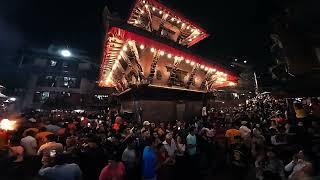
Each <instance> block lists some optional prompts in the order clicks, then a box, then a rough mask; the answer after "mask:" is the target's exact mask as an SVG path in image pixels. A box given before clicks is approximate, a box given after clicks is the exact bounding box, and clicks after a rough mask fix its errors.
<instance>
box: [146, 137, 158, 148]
mask: <svg viewBox="0 0 320 180" xmlns="http://www.w3.org/2000/svg"><path fill="white" fill-rule="evenodd" d="M146 145H147V146H150V147H151V148H156V146H157V145H156V140H155V138H154V137H149V138H148V139H147V140H146Z"/></svg>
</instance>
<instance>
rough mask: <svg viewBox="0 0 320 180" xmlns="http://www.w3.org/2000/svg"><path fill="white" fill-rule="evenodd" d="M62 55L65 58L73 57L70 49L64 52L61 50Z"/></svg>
mask: <svg viewBox="0 0 320 180" xmlns="http://www.w3.org/2000/svg"><path fill="white" fill-rule="evenodd" d="M60 53H61V55H62V56H63V57H70V56H71V52H70V51H69V50H68V49H63V50H61V52H60Z"/></svg>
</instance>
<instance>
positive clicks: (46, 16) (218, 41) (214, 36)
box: [0, 0, 272, 67]
mask: <svg viewBox="0 0 320 180" xmlns="http://www.w3.org/2000/svg"><path fill="white" fill-rule="evenodd" d="M163 2H164V3H165V4H167V5H169V6H171V7H173V8H174V9H176V10H178V11H179V12H181V13H182V14H184V15H185V16H186V17H187V18H190V19H191V20H192V21H194V22H197V23H198V24H200V25H201V26H202V27H203V28H204V29H206V30H208V32H209V33H210V34H211V36H210V37H209V38H207V39H206V40H203V41H201V42H200V43H199V44H197V45H195V46H194V47H192V49H193V50H194V51H195V52H197V53H199V54H201V55H202V56H205V57H209V58H213V59H214V58H215V57H219V58H222V59H224V60H225V62H226V63H227V61H228V60H230V57H238V58H239V59H244V60H247V61H248V62H249V63H251V64H253V65H258V66H257V67H263V65H264V64H266V63H267V62H268V61H269V60H270V57H269V43H270V40H269V33H270V24H269V21H268V17H269V16H270V14H271V12H272V6H271V5H270V4H269V1H267V0H245V1H239V0H219V1H217V0H215V1H209V0H163ZM132 3H133V0H91V1H81V0H39V1H36V0H1V2H0V54H1V55H3V56H4V55H6V56H8V55H12V54H16V53H17V52H18V51H19V49H21V48H22V47H36V48H47V47H48V46H49V45H50V44H55V45H67V46H69V47H71V48H76V49H81V50H85V51H87V53H88V55H89V56H90V57H92V59H93V61H95V62H100V59H99V57H100V54H101V47H102V44H101V43H102V36H103V27H102V12H103V9H104V6H105V5H108V7H109V9H110V10H111V11H113V12H115V11H117V12H118V13H119V15H120V16H121V17H123V18H125V17H126V16H127V15H128V13H129V10H130V7H131V5H132Z"/></svg>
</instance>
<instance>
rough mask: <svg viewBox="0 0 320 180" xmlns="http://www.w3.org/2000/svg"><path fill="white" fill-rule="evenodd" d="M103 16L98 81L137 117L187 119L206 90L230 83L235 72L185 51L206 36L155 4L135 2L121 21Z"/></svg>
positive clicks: (148, 0)
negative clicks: (100, 62) (109, 89)
mask: <svg viewBox="0 0 320 180" xmlns="http://www.w3.org/2000/svg"><path fill="white" fill-rule="evenodd" d="M104 16H105V20H104V21H105V28H106V36H105V41H104V49H103V50H104V51H103V58H102V64H101V69H100V79H99V85H100V86H101V87H114V88H115V89H116V90H117V92H118V96H119V98H120V100H121V109H122V110H123V111H129V112H133V113H134V114H136V117H138V118H140V120H141V119H143V120H149V121H159V120H161V121H162V120H165V121H173V120H176V119H178V120H187V119H189V118H191V117H193V116H195V115H199V114H200V113H201V108H202V106H203V99H204V97H205V95H206V93H207V92H211V91H214V90H215V89H218V88H224V87H228V86H235V85H236V83H237V78H238V77H237V75H236V74H234V73H232V72H230V71H228V70H227V69H224V68H223V67H222V66H220V65H219V64H217V63H214V61H213V60H208V59H205V58H202V57H199V56H197V55H195V54H192V53H191V52H190V50H189V49H188V48H189V47H190V46H192V45H194V44H196V43H198V42H199V41H201V40H202V39H204V38H206V37H208V36H209V34H208V33H207V32H206V31H205V30H204V29H202V28H201V27H200V26H198V25H197V24H195V23H193V22H191V21H190V20H188V19H186V18H184V17H183V16H182V15H180V14H179V13H177V12H175V11H173V10H172V9H170V8H168V7H166V6H165V5H163V4H161V3H160V2H158V1H156V0H137V1H135V3H134V4H133V6H132V10H131V13H130V15H129V17H128V18H127V20H126V21H124V20H121V19H119V18H115V17H113V16H112V15H111V14H110V13H109V12H108V11H107V10H106V12H105V14H104Z"/></svg>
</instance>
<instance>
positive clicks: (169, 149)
mask: <svg viewBox="0 0 320 180" xmlns="http://www.w3.org/2000/svg"><path fill="white" fill-rule="evenodd" d="M162 144H163V145H164V148H165V149H166V151H167V152H168V155H169V156H170V157H172V156H174V152H175V151H176V150H177V147H176V143H175V142H174V140H173V139H172V140H171V144H168V142H167V141H163V143H162Z"/></svg>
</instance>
